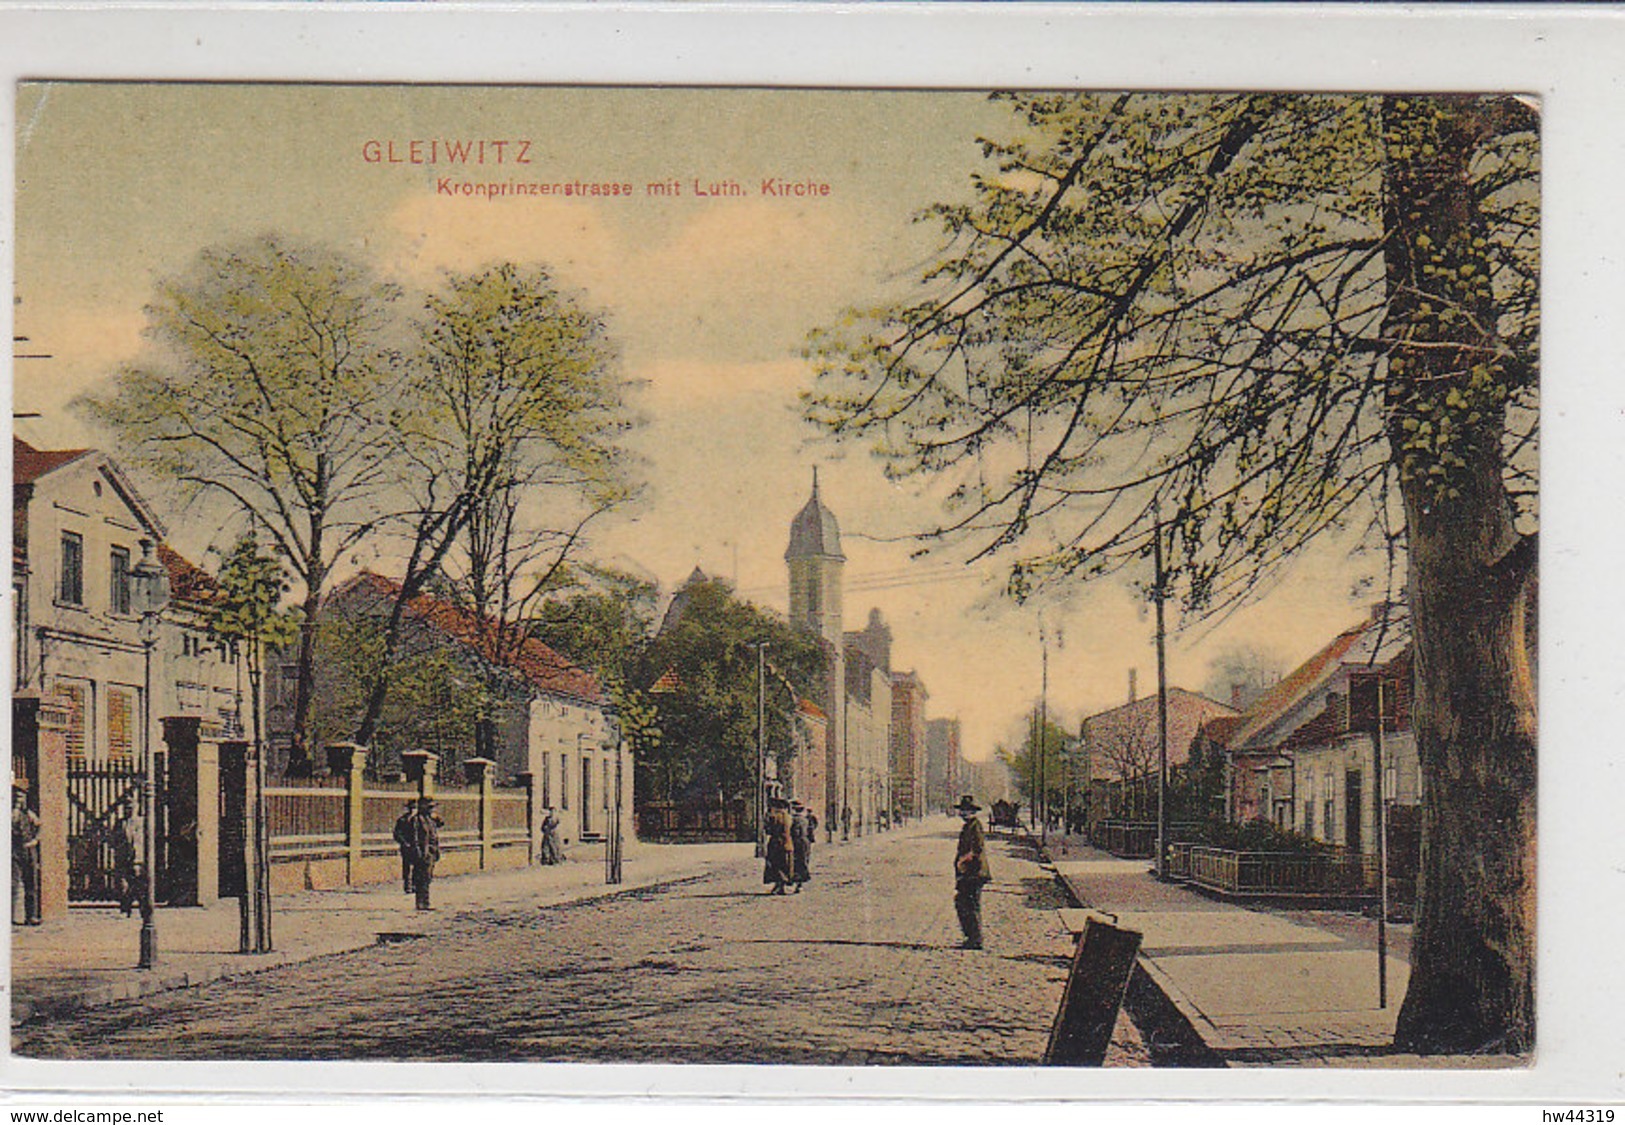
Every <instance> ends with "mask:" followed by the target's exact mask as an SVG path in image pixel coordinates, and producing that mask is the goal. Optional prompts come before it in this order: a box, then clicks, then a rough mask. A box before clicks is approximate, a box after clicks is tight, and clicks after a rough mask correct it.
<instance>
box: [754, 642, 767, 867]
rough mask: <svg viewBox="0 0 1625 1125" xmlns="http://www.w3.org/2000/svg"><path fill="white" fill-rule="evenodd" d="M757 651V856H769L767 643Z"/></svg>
mask: <svg viewBox="0 0 1625 1125" xmlns="http://www.w3.org/2000/svg"><path fill="white" fill-rule="evenodd" d="M754 647H755V649H756V855H757V857H758V858H760V857H761V856H765V855H766V854H767V642H766V641H757V642H756V644H755V646H754Z"/></svg>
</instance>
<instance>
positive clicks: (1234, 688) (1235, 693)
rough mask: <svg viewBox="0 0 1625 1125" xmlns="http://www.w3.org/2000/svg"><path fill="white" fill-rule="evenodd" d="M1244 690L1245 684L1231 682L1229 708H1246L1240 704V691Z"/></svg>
mask: <svg viewBox="0 0 1625 1125" xmlns="http://www.w3.org/2000/svg"><path fill="white" fill-rule="evenodd" d="M1246 690H1247V686H1246V685H1245V684H1231V685H1230V708H1231V710H1233V711H1245V710H1246V709H1247V708H1245V707H1243V706H1242V705H1241V693H1242V692H1244V691H1246Z"/></svg>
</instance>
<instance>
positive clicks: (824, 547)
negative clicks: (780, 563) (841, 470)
mask: <svg viewBox="0 0 1625 1125" xmlns="http://www.w3.org/2000/svg"><path fill="white" fill-rule="evenodd" d="M784 557H785V558H786V559H812V558H827V559H842V560H844V559H845V558H846V556H845V555H844V554H842V553H841V529H840V526H839V525H838V524H836V522H835V513H834V512H832V511H830V510H829V509H828V508H826V507H824V502H823V501H822V500H820V499H819V498H818V469H817V468H816V467H815V468H814V469H813V489H812V495H811V496H810V497H808V498H807V503H806V505H805V506H804V507H803V508H802V509H801V511H799V512H797V513H796V518H795V519H794V520H793V521H791V524H790V546H789V547H787V548H785V551H784Z"/></svg>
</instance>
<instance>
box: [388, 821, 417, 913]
mask: <svg viewBox="0 0 1625 1125" xmlns="http://www.w3.org/2000/svg"><path fill="white" fill-rule="evenodd" d="M417 810H418V803H417V802H416V801H408V802H406V808H405V810H404V811H403V812H402V813H401V815H400V816H398V817H396V818H395V833H394V835H395V846H396V847H397V848H399V849H400V850H401V891H402V893H404V894H411V893H412V817H413V815H414V814H415V813H416V812H417Z"/></svg>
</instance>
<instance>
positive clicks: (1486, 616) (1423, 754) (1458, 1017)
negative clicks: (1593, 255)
mask: <svg viewBox="0 0 1625 1125" xmlns="http://www.w3.org/2000/svg"><path fill="white" fill-rule="evenodd" d="M1481 108H1482V107H1481V106H1479V104H1478V103H1475V102H1472V101H1469V100H1444V99H1436V98H1389V99H1385V102H1384V105H1383V113H1384V132H1385V137H1386V139H1387V143H1388V145H1389V152H1390V160H1389V164H1388V177H1389V181H1388V187H1389V202H1388V214H1387V216H1386V220H1387V222H1386V226H1387V230H1388V232H1389V237H1390V243H1389V246H1388V253H1387V277H1388V288H1389V307H1388V314H1387V319H1386V321H1385V324H1384V333H1383V334H1384V336H1385V337H1386V338H1388V339H1390V340H1394V341H1398V343H1397V345H1396V346H1395V348H1394V350H1393V352H1392V354H1391V357H1390V375H1389V383H1388V392H1387V400H1388V407H1389V421H1388V427H1389V437H1390V441H1391V443H1392V446H1393V450H1394V454H1395V461H1396V463H1397V464H1398V465H1399V466H1400V491H1401V496H1402V498H1403V501H1404V507H1405V517H1406V532H1407V536H1408V545H1409V568H1410V569H1409V589H1408V596H1409V601H1410V614H1411V633H1412V640H1413V645H1414V652H1415V674H1416V696H1415V707H1414V709H1413V720H1414V725H1415V732H1416V739H1417V750H1418V754H1419V756H1420V759H1421V767H1422V862H1421V872H1420V886H1419V890H1418V899H1417V916H1416V930H1415V934H1414V938H1413V941H1412V946H1411V978H1410V987H1409V989H1408V991H1407V993H1406V996H1405V1001H1404V1005H1403V1007H1402V1008H1401V1010H1400V1014H1399V1024H1398V1029H1397V1034H1396V1045H1397V1046H1398V1047H1400V1048H1401V1049H1403V1050H1409V1051H1418V1052H1423V1053H1428V1054H1437V1053H1444V1052H1478V1051H1509V1052H1525V1051H1528V1050H1529V1049H1530V1048H1531V1047H1532V1046H1533V1042H1534V1027H1535V1014H1534V964H1535V960H1534V934H1535V917H1534V905H1535V887H1534V873H1535V743H1536V728H1535V694H1534V684H1533V678H1532V676H1531V674H1530V668H1529V661H1528V653H1527V649H1526V645H1525V615H1526V607H1527V605H1528V592H1529V588H1530V583H1531V581H1532V578H1533V574H1534V558H1535V541H1534V540H1533V539H1528V540H1523V539H1520V537H1519V536H1518V534H1517V531H1516V529H1515V528H1514V526H1513V519H1512V509H1511V505H1510V503H1509V501H1508V497H1507V494H1506V490H1505V485H1504V483H1503V477H1502V470H1503V457H1502V451H1501V435H1502V432H1503V427H1504V423H1505V402H1506V379H1507V377H1506V374H1505V372H1504V371H1503V370H1502V369H1501V365H1500V363H1499V362H1498V361H1497V360H1496V359H1495V358H1494V353H1493V348H1494V344H1495V340H1494V330H1495V323H1496V317H1495V307H1494V304H1493V299H1492V297H1491V294H1490V292H1489V289H1488V287H1487V286H1486V285H1484V284H1483V283H1482V282H1483V279H1484V278H1485V277H1486V276H1487V273H1486V271H1487V262H1486V259H1485V255H1484V252H1483V249H1482V248H1483V245H1484V244H1483V243H1482V242H1481V241H1476V240H1480V239H1482V238H1483V235H1484V231H1483V222H1482V219H1481V216H1480V215H1479V212H1478V209H1477V206H1476V204H1475V202H1474V200H1473V196H1472V193H1471V190H1470V185H1469V180H1468V165H1469V162H1470V160H1471V158H1472V154H1473V151H1474V149H1475V146H1476V144H1477V143H1478V141H1479V140H1480V139H1482V136H1483V131H1482V130H1483V124H1484V118H1483V117H1482V116H1481V113H1480V110H1481Z"/></svg>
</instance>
